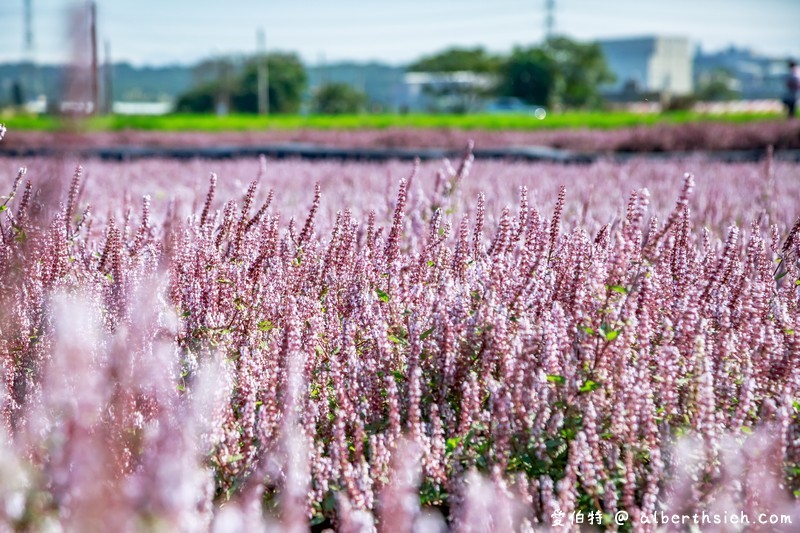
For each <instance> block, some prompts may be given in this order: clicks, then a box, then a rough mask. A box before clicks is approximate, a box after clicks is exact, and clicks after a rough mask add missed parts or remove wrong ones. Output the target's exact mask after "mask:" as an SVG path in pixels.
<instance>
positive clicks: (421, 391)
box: [0, 150, 800, 531]
mask: <svg viewBox="0 0 800 533" xmlns="http://www.w3.org/2000/svg"><path fill="white" fill-rule="evenodd" d="M263 164H264V162H263V161H262V169H261V171H260V174H259V176H258V177H256V179H254V180H253V181H252V183H250V184H249V186H248V187H247V188H246V190H243V191H242V193H243V196H242V197H241V198H234V199H229V198H220V197H219V196H220V192H219V190H218V189H220V187H219V185H220V182H221V181H222V180H223V179H224V177H223V176H220V177H219V178H218V177H217V176H216V175H213V174H212V175H211V178H210V180H209V183H208V189H207V191H205V192H200V193H199V194H198V202H196V204H195V207H194V209H193V210H191V213H190V214H188V215H186V216H184V214H183V213H182V211H181V209H180V206H177V205H176V204H175V203H170V204H169V206H168V208H167V209H166V210H165V211H164V212H160V213H155V212H151V211H153V209H152V203H153V202H152V200H151V198H150V197H149V196H145V197H144V198H142V199H141V200H140V203H139V205H138V206H137V207H136V208H134V207H133V203H132V202H131V201H129V199H125V200H123V199H122V198H120V197H118V196H115V195H114V193H105V194H100V195H97V194H96V195H95V196H91V195H90V194H89V193H87V192H86V191H87V189H89V188H91V187H92V183H91V181H89V182H88V184H87V181H86V180H85V175H84V172H83V170H82V169H81V168H80V167H79V168H78V169H77V170H76V171H75V173H74V176H73V179H72V180H71V182H70V183H69V185H68V186H67V187H65V188H64V190H63V191H62V192H58V191H59V189H58V187H57V185H55V184H56V183H57V181H58V180H57V177H54V176H43V177H41V179H42V181H41V182H38V183H37V182H36V181H35V177H34V178H32V179H31V180H28V176H27V174H26V172H25V170H21V171H20V172H19V174H18V175H17V176H16V178H14V179H13V181H12V182H11V184H10V189H9V193H8V194H6V195H5V196H4V197H3V199H2V203H0V211H2V212H0V231H2V243H0V280H2V284H1V285H2V291H1V292H0V406H1V407H2V411H0V413H1V414H2V418H1V419H0V479H2V482H0V530H39V529H48V528H53V527H58V526H61V527H66V528H67V529H76V530H87V531H88V530H106V529H109V528H111V527H115V528H119V527H122V529H124V530H138V529H142V530H164V531H173V530H187V531H195V530H196V531H203V530H208V529H212V528H213V529H214V530H216V531H252V530H259V529H265V528H267V529H268V528H276V529H282V530H289V529H291V530H304V529H307V528H309V527H315V528H324V527H335V528H336V529H337V530H341V531H371V530H375V529H380V530H383V531H410V530H412V529H413V530H420V531H440V530H442V529H443V528H445V527H446V528H452V529H453V530H463V531H470V530H475V531H485V530H497V531H509V530H525V529H528V530H530V529H539V528H545V527H549V526H551V525H556V526H557V525H558V524H559V523H561V522H562V520H561V517H562V516H566V517H570V516H575V513H576V512H579V513H587V515H590V514H593V513H597V516H598V517H599V518H598V521H599V522H600V525H601V527H603V528H611V529H615V528H622V529H631V528H633V529H634V530H652V529H656V525H654V524H653V523H652V522H651V521H649V520H648V517H650V516H655V515H654V513H658V512H664V511H667V510H668V511H671V512H680V513H690V514H691V513H693V512H698V511H709V510H716V511H717V512H718V513H738V512H742V513H751V514H753V515H755V514H757V513H759V512H778V513H783V514H784V515H786V516H788V517H790V520H794V521H795V523H798V522H800V513H798V511H797V508H796V506H795V491H797V490H798V489H800V440H798V436H799V435H800V432H799V430H800V427H799V426H798V421H797V415H798V408H800V404H798V403H797V399H798V398H800V395H798V385H799V384H800V382H799V381H798V380H799V379H800V373H799V372H798V370H797V365H798V358H800V329H798V328H800V307H799V306H800V270H799V265H798V251H799V250H800V221H798V222H796V223H793V222H792V220H791V219H789V220H785V219H782V218H780V217H778V216H776V215H775V211H779V212H780V213H781V214H783V213H785V209H784V210H771V209H769V205H770V203H769V202H766V203H765V204H764V205H765V206H766V207H767V208H765V209H764V210H763V212H762V213H761V214H760V215H759V216H758V217H754V218H753V219H752V220H746V221H742V222H741V226H738V225H736V224H733V225H731V226H730V227H729V228H727V229H723V232H722V233H719V232H718V231H717V230H716V229H713V228H712V229H708V228H705V227H703V221H705V220H707V219H709V218H713V217H714V216H716V215H715V214H713V213H711V211H713V210H714V206H715V203H714V202H713V201H710V202H707V203H705V204H703V205H705V206H706V209H707V210H709V213H703V212H701V213H700V214H699V215H697V214H696V213H694V212H693V211H692V205H694V204H693V201H692V194H693V190H694V188H695V185H696V184H695V178H694V177H693V176H692V175H690V174H687V175H685V176H684V177H683V180H682V182H681V184H680V187H679V190H678V191H676V192H677V200H676V201H674V203H673V205H672V207H670V208H668V209H666V210H664V212H663V214H662V217H661V218H658V217H657V216H656V215H654V214H653V213H651V211H650V207H651V206H650V193H649V192H648V190H647V189H638V190H634V191H633V192H631V193H630V195H629V197H628V198H627V201H626V200H625V199H620V201H619V213H620V215H619V216H610V217H609V219H608V220H607V221H606V222H601V223H597V224H595V223H593V222H592V223H587V224H584V225H582V224H581V223H580V217H578V215H577V214H576V213H577V212H578V211H577V209H576V208H574V206H573V207H570V206H569V204H570V195H569V194H568V192H567V191H566V189H565V188H563V187H562V188H561V189H560V191H559V192H558V194H557V196H555V197H553V198H549V199H546V200H545V199H543V200H542V201H541V203H542V205H541V206H538V207H535V206H534V202H533V201H532V200H531V198H530V197H529V195H531V193H534V194H535V191H531V190H529V189H528V188H527V187H525V186H523V187H520V188H519V189H517V190H516V195H517V200H516V203H515V204H511V205H509V206H506V207H504V208H501V209H499V210H498V212H496V213H488V212H487V210H488V207H487V206H490V205H494V204H495V202H493V201H492V199H493V198H492V197H493V195H496V194H498V193H497V190H496V189H502V188H507V187H510V186H511V185H509V184H507V183H491V182H488V181H486V182H482V183H480V184H479V185H482V186H484V187H486V189H485V190H484V192H480V193H477V194H474V195H473V194H472V190H473V189H469V188H467V187H466V186H465V183H466V182H467V181H469V174H470V170H471V167H472V164H473V161H472V155H471V152H470V151H469V150H468V151H467V153H466V154H465V156H464V159H463V161H461V163H460V165H457V166H455V167H454V166H451V165H450V164H449V163H447V162H445V164H444V165H443V167H442V169H441V170H439V171H438V172H437V173H436V174H435V178H434V179H432V180H430V181H426V182H425V185H424V187H423V186H421V185H420V183H419V182H420V181H421V180H423V179H426V178H427V177H423V176H421V172H422V171H421V170H420V168H419V167H418V166H415V167H414V168H413V169H409V172H408V177H406V178H403V179H401V180H399V182H394V184H393V188H394V190H393V191H392V192H391V193H389V195H388V196H387V197H386V198H385V199H384V203H385V204H386V205H384V206H381V207H375V208H370V207H369V206H358V207H357V208H353V209H351V208H349V207H348V205H347V201H346V198H338V199H335V202H338V203H341V210H339V211H338V212H335V215H332V216H330V217H327V215H325V214H324V213H322V212H321V211H322V210H321V201H322V196H323V195H324V194H325V191H324V190H322V189H321V187H320V186H319V185H317V186H316V187H314V186H313V185H311V186H309V188H308V193H307V195H308V196H307V200H306V201H305V202H304V203H305V205H306V206H307V207H308V209H307V211H306V213H305V215H304V216H302V217H297V218H294V217H291V218H289V219H288V220H287V217H285V216H282V211H281V209H280V205H281V200H280V198H281V193H282V191H281V188H280V187H276V188H274V189H273V190H270V191H264V190H260V189H261V188H262V187H261V182H262V181H263V178H264V175H265V174H266V173H267V172H268V168H266V167H264V166H263ZM731 168H732V169H734V170H735V169H736V168H737V167H731ZM576 172H582V171H581V170H580V169H578V170H577V171H576ZM774 173H775V172H774V169H773V168H772V165H771V163H770V164H768V166H767V169H766V170H765V176H764V179H766V180H772V182H769V181H768V183H774V180H775V177H774ZM789 174H790V177H791V175H792V174H794V177H796V168H795V169H790V172H789ZM287 187H288V185H287ZM493 187H494V188H493ZM745 190H746V188H744V187H739V188H738V189H736V190H735V191H734V192H733V194H742V193H744V192H745ZM466 191H469V192H466ZM203 194H205V196H203ZM90 196H91V197H92V198H93V200H94V201H95V202H97V201H98V199H99V200H100V201H102V202H105V203H104V204H97V203H95V204H94V205H89V203H88V202H87V201H86V200H85V198H87V197H90ZM412 197H413V198H412ZM789 205H791V204H789ZM184 207H186V206H184ZM568 211H569V212H571V213H572V215H570V220H569V223H567V222H565V218H566V214H565V213H567V212H568ZM770 211H773V212H770ZM733 216H734V217H736V216H738V214H737V213H733ZM326 217H327V218H330V220H327V219H326V220H322V219H325V218H326ZM588 218H589V219H591V217H588ZM698 218H699V220H700V222H698ZM583 220H587V215H586V213H583ZM595 226H596V227H595ZM796 331H797V333H796ZM620 512H624V513H625V516H626V517H628V518H629V522H625V523H623V522H619V521H615V520H614V519H613V517H617V516H619V513H620ZM564 523H565V525H566V526H567V527H577V526H575V525H574V524H573V525H570V524H569V523H568V521H567V520H564ZM787 530H791V529H787Z"/></svg>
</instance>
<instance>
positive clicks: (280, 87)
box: [232, 53, 308, 114]
mask: <svg viewBox="0 0 800 533" xmlns="http://www.w3.org/2000/svg"><path fill="white" fill-rule="evenodd" d="M267 70H268V72H269V81H268V85H267V95H268V98H269V109H270V112H273V113H283V114H292V113H297V112H298V111H300V104H301V103H302V101H303V92H304V91H305V89H306V84H307V83H308V77H307V76H306V70H305V68H303V63H301V62H300V58H298V57H297V55H295V54H289V53H273V54H269V55H268V56H267ZM232 103H233V108H234V109H236V110H237V111H240V112H243V113H258V61H257V60H256V59H252V60H250V61H248V62H247V64H246V65H245V67H244V72H243V73H242V76H241V77H240V80H239V83H238V84H237V88H236V89H235V90H234V92H233V97H232Z"/></svg>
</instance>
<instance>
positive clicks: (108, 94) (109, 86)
mask: <svg viewBox="0 0 800 533" xmlns="http://www.w3.org/2000/svg"><path fill="white" fill-rule="evenodd" d="M105 56H106V64H105V68H104V69H103V74H105V76H104V80H103V82H104V83H103V89H104V91H103V95H104V96H103V101H104V103H105V113H106V114H111V113H113V112H114V90H113V89H114V85H113V83H114V80H113V77H114V73H113V68H114V66H113V63H111V43H109V42H108V39H106V42H105Z"/></svg>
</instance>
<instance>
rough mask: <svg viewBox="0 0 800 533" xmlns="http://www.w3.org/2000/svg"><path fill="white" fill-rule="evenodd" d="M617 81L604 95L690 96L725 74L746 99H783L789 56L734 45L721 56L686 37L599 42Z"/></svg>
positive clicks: (623, 96) (623, 97) (735, 89)
mask: <svg viewBox="0 0 800 533" xmlns="http://www.w3.org/2000/svg"><path fill="white" fill-rule="evenodd" d="M598 44H600V47H601V48H602V49H603V53H604V54H605V56H606V61H607V62H608V64H609V67H610V68H611V70H612V71H613V72H614V74H615V75H616V77H617V81H616V83H614V84H613V85H610V86H608V87H607V88H606V89H605V93H606V94H607V95H608V96H610V97H612V98H613V97H616V98H622V99H625V97H626V96H630V95H636V94H642V93H666V94H669V95H677V96H682V95H688V94H690V93H692V92H694V91H695V90H696V89H697V88H698V87H699V86H701V85H702V84H703V83H704V82H706V81H707V80H708V79H709V78H711V77H712V76H715V75H718V74H720V73H722V74H723V75H724V76H725V78H726V79H727V80H728V83H729V84H730V87H729V88H730V89H731V90H732V91H734V92H736V93H738V95H739V97H740V98H741V99H743V100H760V99H768V98H780V96H781V94H782V91H783V80H784V77H785V76H786V72H787V66H786V58H770V57H764V56H761V55H758V54H756V53H755V52H753V51H752V50H749V49H744V48H735V47H730V48H728V49H726V50H723V51H721V52H714V53H704V52H703V51H702V50H693V49H692V46H691V44H690V42H689V40H688V39H686V38H684V37H642V38H636V39H610V40H602V41H599V43H598Z"/></svg>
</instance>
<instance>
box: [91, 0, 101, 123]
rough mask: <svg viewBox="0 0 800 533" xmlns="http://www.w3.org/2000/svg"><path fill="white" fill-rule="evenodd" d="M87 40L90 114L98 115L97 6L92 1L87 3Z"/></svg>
mask: <svg viewBox="0 0 800 533" xmlns="http://www.w3.org/2000/svg"><path fill="white" fill-rule="evenodd" d="M89 38H90V40H91V48H92V50H91V52H92V73H91V77H92V113H98V112H99V106H98V104H99V103H100V90H99V85H100V80H99V75H98V74H99V73H98V69H97V4H96V3H95V2H94V0H92V2H90V3H89Z"/></svg>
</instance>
